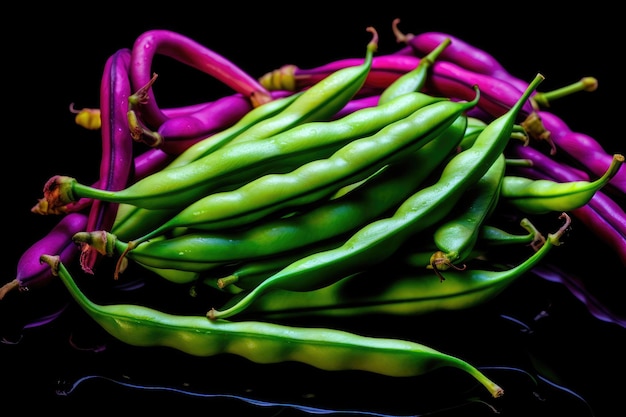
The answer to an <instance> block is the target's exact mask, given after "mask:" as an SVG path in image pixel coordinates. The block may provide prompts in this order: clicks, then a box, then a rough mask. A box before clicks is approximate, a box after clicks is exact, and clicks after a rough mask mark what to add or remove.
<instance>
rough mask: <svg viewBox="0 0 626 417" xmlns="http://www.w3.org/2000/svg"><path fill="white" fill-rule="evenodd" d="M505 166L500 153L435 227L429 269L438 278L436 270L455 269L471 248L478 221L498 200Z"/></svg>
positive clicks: (475, 237) (486, 214) (479, 225)
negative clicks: (435, 247) (447, 215)
mask: <svg viewBox="0 0 626 417" xmlns="http://www.w3.org/2000/svg"><path fill="white" fill-rule="evenodd" d="M505 167H506V158H505V157H504V154H501V155H500V157H498V158H497V159H496V161H495V162H494V163H493V164H492V165H491V167H490V168H489V169H488V170H487V172H486V173H485V174H484V175H483V176H482V178H480V179H479V180H478V181H477V182H476V184H474V185H473V186H472V187H470V188H469V189H468V190H467V191H466V195H465V196H464V198H463V201H462V202H461V203H460V205H459V206H458V207H456V208H455V210H454V211H453V212H452V213H451V216H450V218H448V219H447V220H445V221H443V222H441V224H440V225H439V226H437V228H436V229H435V231H434V233H433V240H434V242H435V245H436V246H437V248H438V250H437V251H435V252H434V253H433V255H432V256H431V258H430V263H429V268H431V269H433V270H434V271H435V273H437V275H438V276H439V277H440V279H445V278H444V277H443V276H442V275H441V273H440V272H439V271H445V270H447V269H449V268H450V267H454V268H459V267H458V266H456V265H455V264H456V263H459V262H463V261H464V260H465V258H466V257H467V256H468V255H469V253H470V252H471V251H472V250H473V249H474V246H475V245H476V242H477V241H478V235H479V233H480V228H481V226H482V224H483V223H484V221H485V220H486V219H487V218H488V217H489V216H490V215H491V213H492V212H493V210H494V209H495V207H496V205H497V203H498V197H499V195H500V185H501V184H502V178H504V169H505Z"/></svg>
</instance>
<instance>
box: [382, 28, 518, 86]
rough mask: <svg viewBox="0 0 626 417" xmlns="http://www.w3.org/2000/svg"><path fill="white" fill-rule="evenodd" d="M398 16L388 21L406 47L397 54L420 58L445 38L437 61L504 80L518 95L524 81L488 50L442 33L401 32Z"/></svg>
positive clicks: (398, 39)
mask: <svg viewBox="0 0 626 417" xmlns="http://www.w3.org/2000/svg"><path fill="white" fill-rule="evenodd" d="M398 23H399V19H395V20H394V21H393V23H392V29H393V32H394V34H395V36H396V41H397V42H398V43H405V44H406V45H407V46H406V47H405V48H402V49H401V50H399V51H397V52H396V53H398V54H413V55H415V56H417V57H418V58H422V57H423V56H425V55H427V54H428V53H429V52H430V51H432V50H433V49H434V48H436V47H437V45H439V44H441V42H442V41H443V40H444V39H446V38H449V39H450V40H451V41H452V42H451V43H450V45H448V47H447V48H446V49H445V50H444V51H442V53H441V55H439V58H438V59H439V60H441V61H448V62H451V63H453V64H455V65H458V66H459V67H461V68H464V69H466V70H469V71H472V72H476V73H479V74H485V75H489V76H492V77H494V78H498V79H500V80H503V81H506V82H508V83H509V84H511V85H512V86H514V87H515V88H516V89H518V90H519V93H520V94H521V93H522V92H523V91H524V90H526V88H528V83H527V82H525V81H523V80H521V79H519V78H517V77H515V76H513V75H511V74H510V73H509V72H508V71H507V70H506V68H504V66H503V65H502V64H501V63H500V62H499V61H498V60H497V59H496V58H495V57H494V56H493V55H491V54H490V53H488V52H487V51H484V50H483V49H480V48H478V47H476V46H474V45H472V44H470V43H468V42H467V41H465V40H463V39H460V38H459V37H457V36H454V35H450V34H447V33H443V32H424V33H420V34H418V35H414V34H412V33H407V34H404V33H402V32H401V31H400V30H399V29H398Z"/></svg>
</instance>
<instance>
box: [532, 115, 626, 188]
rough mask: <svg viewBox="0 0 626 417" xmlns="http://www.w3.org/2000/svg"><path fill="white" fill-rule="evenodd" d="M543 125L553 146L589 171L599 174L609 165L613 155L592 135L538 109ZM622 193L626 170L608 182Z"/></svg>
mask: <svg viewBox="0 0 626 417" xmlns="http://www.w3.org/2000/svg"><path fill="white" fill-rule="evenodd" d="M538 114H539V117H540V118H541V120H542V122H543V125H544V126H545V127H546V129H547V130H549V131H550V132H551V138H552V141H553V142H554V144H555V146H556V147H557V148H558V149H561V150H562V151H564V152H565V153H567V154H568V155H570V156H571V157H572V158H574V159H575V160H578V161H580V163H581V164H582V165H583V166H585V167H586V168H587V169H588V170H589V172H591V173H593V174H594V175H598V176H601V175H602V174H603V173H604V172H605V171H606V169H607V168H608V167H609V165H611V161H612V159H613V155H612V154H609V153H608V152H606V151H605V150H604V148H603V147H602V145H601V144H600V142H598V141H597V140H596V139H594V138H593V137H591V136H589V135H587V134H585V133H581V132H574V131H572V130H571V129H570V128H569V127H568V125H567V124H566V123H565V122H564V121H563V120H562V119H560V118H559V117H558V116H556V115H554V114H553V113H550V112H547V111H539V112H538ZM608 186H609V187H613V188H615V189H616V190H618V191H619V192H620V193H622V194H626V170H624V169H620V170H619V172H618V173H617V174H616V175H615V176H614V177H613V178H612V179H611V181H610V182H609V183H608Z"/></svg>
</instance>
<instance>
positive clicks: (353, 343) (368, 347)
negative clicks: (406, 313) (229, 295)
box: [41, 255, 504, 397]
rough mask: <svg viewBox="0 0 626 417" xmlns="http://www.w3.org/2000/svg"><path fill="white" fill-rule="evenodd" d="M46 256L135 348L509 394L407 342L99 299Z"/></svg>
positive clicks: (96, 314)
mask: <svg viewBox="0 0 626 417" xmlns="http://www.w3.org/2000/svg"><path fill="white" fill-rule="evenodd" d="M41 260H42V262H46V263H48V264H49V265H50V267H51V268H52V270H53V273H54V274H55V275H57V276H59V278H60V279H61V281H62V282H63V284H64V285H65V287H66V288H67V289H68V291H69V293H70V294H71V296H72V297H73V299H74V301H75V302H76V303H77V304H78V305H79V306H80V307H81V308H82V309H83V310H84V311H85V312H86V313H87V314H88V315H89V316H90V317H91V318H92V319H93V320H94V321H95V322H96V323H98V324H99V325H100V326H101V327H102V328H103V329H104V330H105V331H107V332H108V333H109V334H110V335H111V336H113V337H115V338H116V339H118V340H120V341H122V342H123V343H127V344H129V345H132V346H140V347H153V346H163V347H168V348H173V349H177V350H179V351H181V352H184V353H186V354H189V355H193V356H201V357H207V356H215V355H219V354H233V355H237V356H240V357H243V358H246V359H248V360H250V361H252V362H256V363H261V364H270V363H278V362H287V361H295V362H300V363H304V364H307V365H310V366H313V367H316V368H319V369H322V370H327V371H342V370H362V371H367V372H373V373H377V374H381V375H386V376H392V377H411V376H419V375H424V374H426V373H428V372H431V371H432V370H434V369H438V368H441V367H447V366H449V367H454V368H457V369H459V370H461V371H464V372H466V373H468V374H469V375H470V376H472V377H473V378H475V380H476V381H478V382H479V383H480V384H482V385H483V386H484V387H485V388H486V389H487V390H488V391H489V393H490V394H491V395H492V396H493V397H500V396H502V395H503V394H504V390H503V389H502V388H501V387H500V386H498V385H497V384H496V383H494V382H493V381H491V380H490V379H489V378H488V377H487V376H486V375H485V374H483V373H482V372H480V371H479V370H478V369H477V368H475V367H474V366H473V365H471V364H470V363H468V362H466V361H464V360H462V359H460V358H458V357H455V356H452V355H449V354H445V353H442V352H439V351H437V350H435V349H432V348H430V347H427V346H425V345H422V344H419V343H416V342H412V341H408V340H401V339H392V338H376V337H368V336H362V335H358V334H355V333H351V332H347V331H341V330H335V329H328V328H303V327H295V326H285V325H279V324H273V323H265V322H260V321H247V322H230V321H226V320H217V321H209V320H207V319H206V318H205V317H202V316H182V315H174V314H169V313H165V312H162V311H159V310H156V309H153V308H149V307H144V306H141V305H134V304H110V305H101V304H96V303H94V302H93V301H91V300H90V299H89V298H87V296H86V295H85V294H84V293H83V292H82V291H81V290H80V288H79V287H78V285H77V284H76V282H75V281H74V280H73V278H72V276H71V275H70V273H69V271H68V270H67V269H66V267H65V265H64V264H63V263H62V262H60V260H59V257H58V256H56V255H42V257H41Z"/></svg>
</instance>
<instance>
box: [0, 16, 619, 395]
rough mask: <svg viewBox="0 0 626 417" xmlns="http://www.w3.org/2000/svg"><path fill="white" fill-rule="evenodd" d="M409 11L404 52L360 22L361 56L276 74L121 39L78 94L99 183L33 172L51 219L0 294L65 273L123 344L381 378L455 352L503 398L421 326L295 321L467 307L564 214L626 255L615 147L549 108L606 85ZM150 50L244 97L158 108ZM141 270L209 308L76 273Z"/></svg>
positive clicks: (157, 38)
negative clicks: (567, 79) (571, 76)
mask: <svg viewBox="0 0 626 417" xmlns="http://www.w3.org/2000/svg"><path fill="white" fill-rule="evenodd" d="M397 24H398V22H397V21H396V22H394V24H393V25H392V27H393V32H394V35H395V37H396V38H397V40H398V41H400V42H402V44H403V46H402V47H401V48H399V49H398V50H397V51H395V52H394V53H391V54H385V55H381V54H378V50H377V49H378V36H379V34H378V32H377V30H376V29H375V28H367V31H369V33H370V35H371V41H370V42H369V43H368V44H367V45H365V48H364V53H363V56H361V57H350V58H346V59H342V60H337V61H332V62H326V63H323V64H322V65H320V66H318V67H316V68H309V69H304V68H299V67H298V66H296V65H294V64H290V63H286V64H284V65H283V66H280V67H278V68H277V69H276V70H275V71H272V72H269V73H267V74H248V73H246V72H245V71H243V70H242V69H240V68H239V67H237V65H235V64H234V63H233V62H231V61H230V60H228V59H227V58H225V57H224V56H222V55H220V54H217V53H215V52H214V51H212V50H211V49H210V48H209V47H207V46H205V45H201V44H199V43H197V42H195V41H194V40H192V39H189V38H187V37H185V36H183V35H181V34H178V33H175V32H172V31H168V30H150V31H148V32H145V33H143V34H141V35H140V36H139V37H138V38H137V39H136V41H135V43H134V44H133V45H132V47H130V48H122V49H119V50H118V51H117V52H115V53H114V54H112V55H111V56H110V57H109V58H108V59H107V60H106V65H105V67H104V72H103V76H102V80H101V89H100V106H99V109H76V108H73V109H72V111H73V112H74V113H75V117H76V122H77V123H78V124H80V125H81V126H84V127H85V128H88V129H100V130H101V137H102V156H101V161H100V177H99V179H98V180H97V181H96V182H95V183H90V184H86V183H84V182H81V173H80V172H76V173H75V174H74V176H71V177H70V176H65V175H53V176H51V177H50V179H49V180H48V181H47V182H46V183H45V184H42V186H43V196H42V198H41V199H40V200H39V201H37V202H36V203H35V205H34V206H33V209H32V211H33V212H34V213H38V214H42V215H49V216H58V219H59V220H58V223H57V225H56V226H55V227H53V228H52V230H50V231H48V232H47V233H45V234H43V235H42V236H40V238H39V240H37V241H35V242H34V243H33V245H32V246H31V247H29V248H26V250H25V251H24V254H23V256H22V257H21V258H20V259H19V261H18V262H17V274H16V277H15V279H13V280H11V281H9V282H7V283H5V285H4V286H3V287H2V288H1V289H0V298H4V297H6V296H7V295H8V294H9V293H10V292H12V291H14V290H15V291H23V290H31V291H35V290H36V291H45V289H46V288H47V285H48V284H49V283H50V282H51V281H53V280H59V279H60V280H61V281H62V282H63V284H64V285H65V286H66V287H67V290H68V291H69V292H70V293H71V295H72V297H73V299H74V300H75V302H76V303H77V304H78V305H79V306H81V307H83V308H84V310H85V312H86V313H87V314H88V315H89V316H91V317H92V318H93V320H94V321H95V322H96V323H97V324H99V325H100V326H102V328H103V329H105V330H106V331H107V332H109V333H110V334H111V335H112V336H113V337H115V338H117V339H119V340H121V341H122V342H125V343H128V344H130V345H134V346H146V347H147V346H166V347H171V348H174V349H178V350H180V351H183V352H186V353H189V354H190V355H196V356H212V355H217V354H220V353H232V354H236V355H239V356H242V357H245V358H248V359H250V360H251V361H254V362H258V363H275V362H284V361H298V362H302V363H305V364H309V365H312V366H314V367H318V368H320V369H324V370H348V369H358V370H364V371H371V372H374V373H379V374H383V375H389V376H417V375H421V374H424V373H427V372H429V371H431V370H433V369H436V368H439V367H443V366H449V367H456V368H458V369H460V370H462V371H465V372H467V373H468V374H469V375H471V376H472V377H474V378H475V379H476V380H477V381H478V382H479V383H481V384H482V385H484V387H485V388H486V389H487V390H488V391H489V393H490V394H491V395H492V396H493V397H499V396H500V395H502V394H503V392H504V390H503V388H501V387H500V386H499V385H498V384H497V383H495V382H493V381H492V380H491V379H490V378H488V377H487V376H486V375H485V374H484V373H483V372H481V371H479V370H478V369H477V368H476V367H474V366H473V365H471V364H469V363H468V362H466V361H465V360H463V359H461V358H458V357H455V356H452V355H448V354H446V353H443V352H440V351H438V350H435V349H434V348H432V347H428V346H425V345H422V344H419V343H418V342H417V341H410V340H404V339H400V338H398V339H394V338H388V337H373V336H365V335H361V334H359V333H357V332H356V331H355V332H351V331H347V330H346V329H334V328H331V327H328V328H320V327H307V326H297V325H294V324H293V323H294V321H295V322H296V323H297V320H298V317H309V316H317V317H319V316H326V317H337V316H358V315H363V316H365V315H368V314H389V315H406V316H410V315H415V314H425V313H429V312H434V311H438V310H463V309H466V308H469V307H472V306H476V305H478V304H480V303H483V302H486V301H488V300H490V299H492V298H493V297H496V296H497V295H498V294H499V293H501V292H502V291H504V290H505V289H506V288H507V287H508V286H509V285H510V284H511V283H513V282H514V281H515V280H516V279H518V278H519V277H520V276H523V275H524V274H526V273H528V272H529V271H531V270H533V268H536V267H537V266H538V265H541V263H542V261H543V260H544V259H545V257H546V255H547V254H548V253H549V252H550V251H552V250H553V248H554V247H555V246H559V245H560V244H561V243H562V241H563V240H565V239H566V238H567V234H568V233H570V225H571V224H572V223H577V224H580V225H585V226H587V227H588V228H589V230H590V231H591V232H592V233H594V234H595V235H597V237H598V238H599V239H601V240H602V241H604V242H606V243H607V244H608V246H609V247H610V248H611V249H612V250H614V252H613V253H611V254H610V256H615V257H618V258H619V259H620V260H621V262H622V263H623V264H624V266H626V213H625V212H624V210H623V201H624V200H623V199H624V195H625V194H626V170H624V169H622V168H621V165H622V164H623V162H624V157H623V155H621V154H609V153H607V152H606V151H605V150H604V149H603V148H602V146H601V144H600V143H599V142H598V141H597V140H595V139H594V138H592V137H590V136H588V135H586V134H584V133H581V132H575V131H572V130H571V129H570V128H569V127H568V125H567V124H566V122H565V121H564V120H562V119H561V118H559V116H557V115H556V114H553V113H551V112H550V111H548V110H547V109H548V108H549V103H550V102H551V101H553V100H556V99H560V100H565V99H566V96H567V95H569V94H575V93H577V92H580V91H593V90H594V89H595V88H596V87H597V80H595V79H594V78H593V77H583V78H581V79H580V81H579V82H576V83H574V84H571V85H566V86H563V88H560V89H558V90H555V91H551V92H542V91H541V90H540V87H541V82H542V81H543V80H544V76H543V75H542V74H540V73H538V74H537V75H536V76H535V77H534V78H533V79H530V80H521V79H518V78H516V77H515V76H514V75H512V74H511V73H509V72H508V71H507V70H506V69H505V68H504V67H503V66H502V65H501V64H500V63H499V62H498V61H497V60H496V59H495V58H494V57H493V56H491V55H490V54H488V53H487V52H485V51H482V50H480V49H478V48H476V47H474V46H472V45H470V44H468V43H467V42H465V41H463V40H462V39H459V38H456V37H454V36H452V35H448V34H445V33H436V32H427V33H422V34H418V35H411V34H405V33H402V32H401V31H400V30H399V28H398V25H397ZM157 55H165V56H167V57H169V58H171V59H174V60H177V61H179V62H182V63H184V64H186V65H188V66H190V67H192V68H195V69H198V70H200V71H203V72H205V73H206V74H207V75H208V76H211V77H213V78H215V79H217V80H219V81H221V82H223V83H224V84H225V85H226V86H228V87H229V88H231V89H232V90H233V93H232V94H231V95H225V96H223V97H220V98H219V99H216V100H212V101H207V102H205V103H198V104H195V105H188V106H181V107H176V108H163V107H160V106H159V103H158V100H157V98H158V83H159V81H160V79H159V74H156V73H154V72H153V60H154V58H155V57H156V56H157ZM555 224H556V225H557V226H554V225H555ZM546 225H550V227H551V229H548V230H545V227H546ZM556 250H558V249H556ZM132 274H141V275H143V276H149V277H152V278H153V279H158V280H167V281H170V282H171V283H172V284H174V285H186V286H189V288H190V294H189V296H190V297H196V298H197V297H203V298H202V299H201V302H202V303H203V304H204V305H206V311H205V312H202V314H188V313H181V312H176V311H160V310H158V309H156V308H154V307H151V306H146V305H142V304H140V303H130V304H129V303H128V302H124V303H118V304H116V303H106V304H105V303H98V302H96V301H95V300H93V299H92V298H90V297H89V296H88V294H87V293H85V292H84V291H83V290H82V289H81V285H80V281H81V280H82V279H83V277H84V276H92V275H94V276H98V277H99V279H102V280H124V279H127V277H129V276H131V275H132ZM381 276H384V277H385V279H384V282H380V281H381V280H380V277H381ZM373 282H376V283H377V284H376V285H371V284H372V283H373ZM199 288H202V289H203V290H202V291H198V289H199ZM371 288H374V289H375V291H373V290H371ZM191 290H193V291H191ZM287 321H288V322H287ZM416 337H417V336H416Z"/></svg>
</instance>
